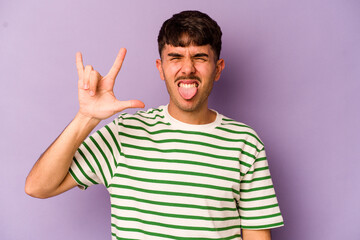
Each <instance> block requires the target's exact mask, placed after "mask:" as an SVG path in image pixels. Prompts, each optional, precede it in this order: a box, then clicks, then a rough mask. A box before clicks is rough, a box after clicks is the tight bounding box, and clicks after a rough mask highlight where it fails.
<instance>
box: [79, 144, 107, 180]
mask: <svg viewBox="0 0 360 240" xmlns="http://www.w3.org/2000/svg"><path fill="white" fill-rule="evenodd" d="M83 145H84V146H85V148H86V149H87V150H88V152H89V153H90V154H91V156H92V157H93V159H94V161H95V163H96V165H97V167H98V169H99V171H100V173H101V176H102V177H103V179H104V184H105V186H106V187H108V184H107V181H106V178H105V175H104V172H103V170H102V168H101V165H100V163H99V161H98V159H97V158H96V156H95V154H94V152H93V151H92V150H91V148H90V147H89V146H88V145H87V144H86V142H83Z"/></svg>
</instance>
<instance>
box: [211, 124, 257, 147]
mask: <svg viewBox="0 0 360 240" xmlns="http://www.w3.org/2000/svg"><path fill="white" fill-rule="evenodd" d="M216 129H219V130H222V131H225V132H229V133H235V134H246V135H250V136H252V137H254V138H255V139H256V140H257V141H258V142H259V143H261V144H262V145H264V144H263V143H262V142H261V140H260V139H259V138H258V137H257V136H256V135H255V134H253V133H250V132H244V131H235V130H232V129H227V128H223V127H216Z"/></svg>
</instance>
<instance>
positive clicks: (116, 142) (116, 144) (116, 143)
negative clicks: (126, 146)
mask: <svg viewBox="0 0 360 240" xmlns="http://www.w3.org/2000/svg"><path fill="white" fill-rule="evenodd" d="M115 126H116V125H115ZM105 128H106V130H107V131H108V133H109V134H110V136H111V138H112V140H113V142H114V143H115V146H116V149H117V150H118V152H119V154H120V156H121V149H120V145H119V142H118V140H117V139H116V137H115V135H114V133H113V132H112V131H111V129H110V127H109V126H107V125H106V126H105ZM114 164H115V166H116V158H114Z"/></svg>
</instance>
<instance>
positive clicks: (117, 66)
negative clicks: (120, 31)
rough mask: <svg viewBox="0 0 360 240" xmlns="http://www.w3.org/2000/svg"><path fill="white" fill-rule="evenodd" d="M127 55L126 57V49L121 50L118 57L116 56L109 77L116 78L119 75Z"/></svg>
mask: <svg viewBox="0 0 360 240" xmlns="http://www.w3.org/2000/svg"><path fill="white" fill-rule="evenodd" d="M125 55H126V49H125V48H121V49H120V51H119V53H118V55H117V56H116V59H115V62H114V64H113V65H112V67H111V69H110V71H109V73H108V74H107V75H108V76H110V77H113V78H116V76H117V75H118V73H119V71H120V69H121V65H122V63H123V62H124V58H125Z"/></svg>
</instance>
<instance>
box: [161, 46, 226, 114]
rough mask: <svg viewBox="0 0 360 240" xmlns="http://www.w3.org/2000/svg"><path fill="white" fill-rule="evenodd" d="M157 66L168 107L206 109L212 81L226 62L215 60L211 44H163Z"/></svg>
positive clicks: (185, 109) (192, 109) (189, 109)
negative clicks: (166, 92)
mask: <svg viewBox="0 0 360 240" xmlns="http://www.w3.org/2000/svg"><path fill="white" fill-rule="evenodd" d="M156 66H157V68H158V70H159V72H160V77H161V79H162V80H165V83H166V87H167V90H168V92H169V95H170V102H169V107H171V108H173V109H176V110H178V111H186V112H191V111H199V110H201V109H203V108H206V109H207V103H208V96H209V95H210V92H211V90H212V87H213V83H214V81H217V80H219V78H220V74H221V71H222V69H223V68H224V66H225V65H224V60H223V59H220V60H217V61H216V60H215V55H214V52H213V50H212V48H211V46H210V45H204V46H194V45H189V46H187V47H174V46H172V45H165V47H164V49H163V51H162V54H161V60H160V59H158V60H156Z"/></svg>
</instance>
